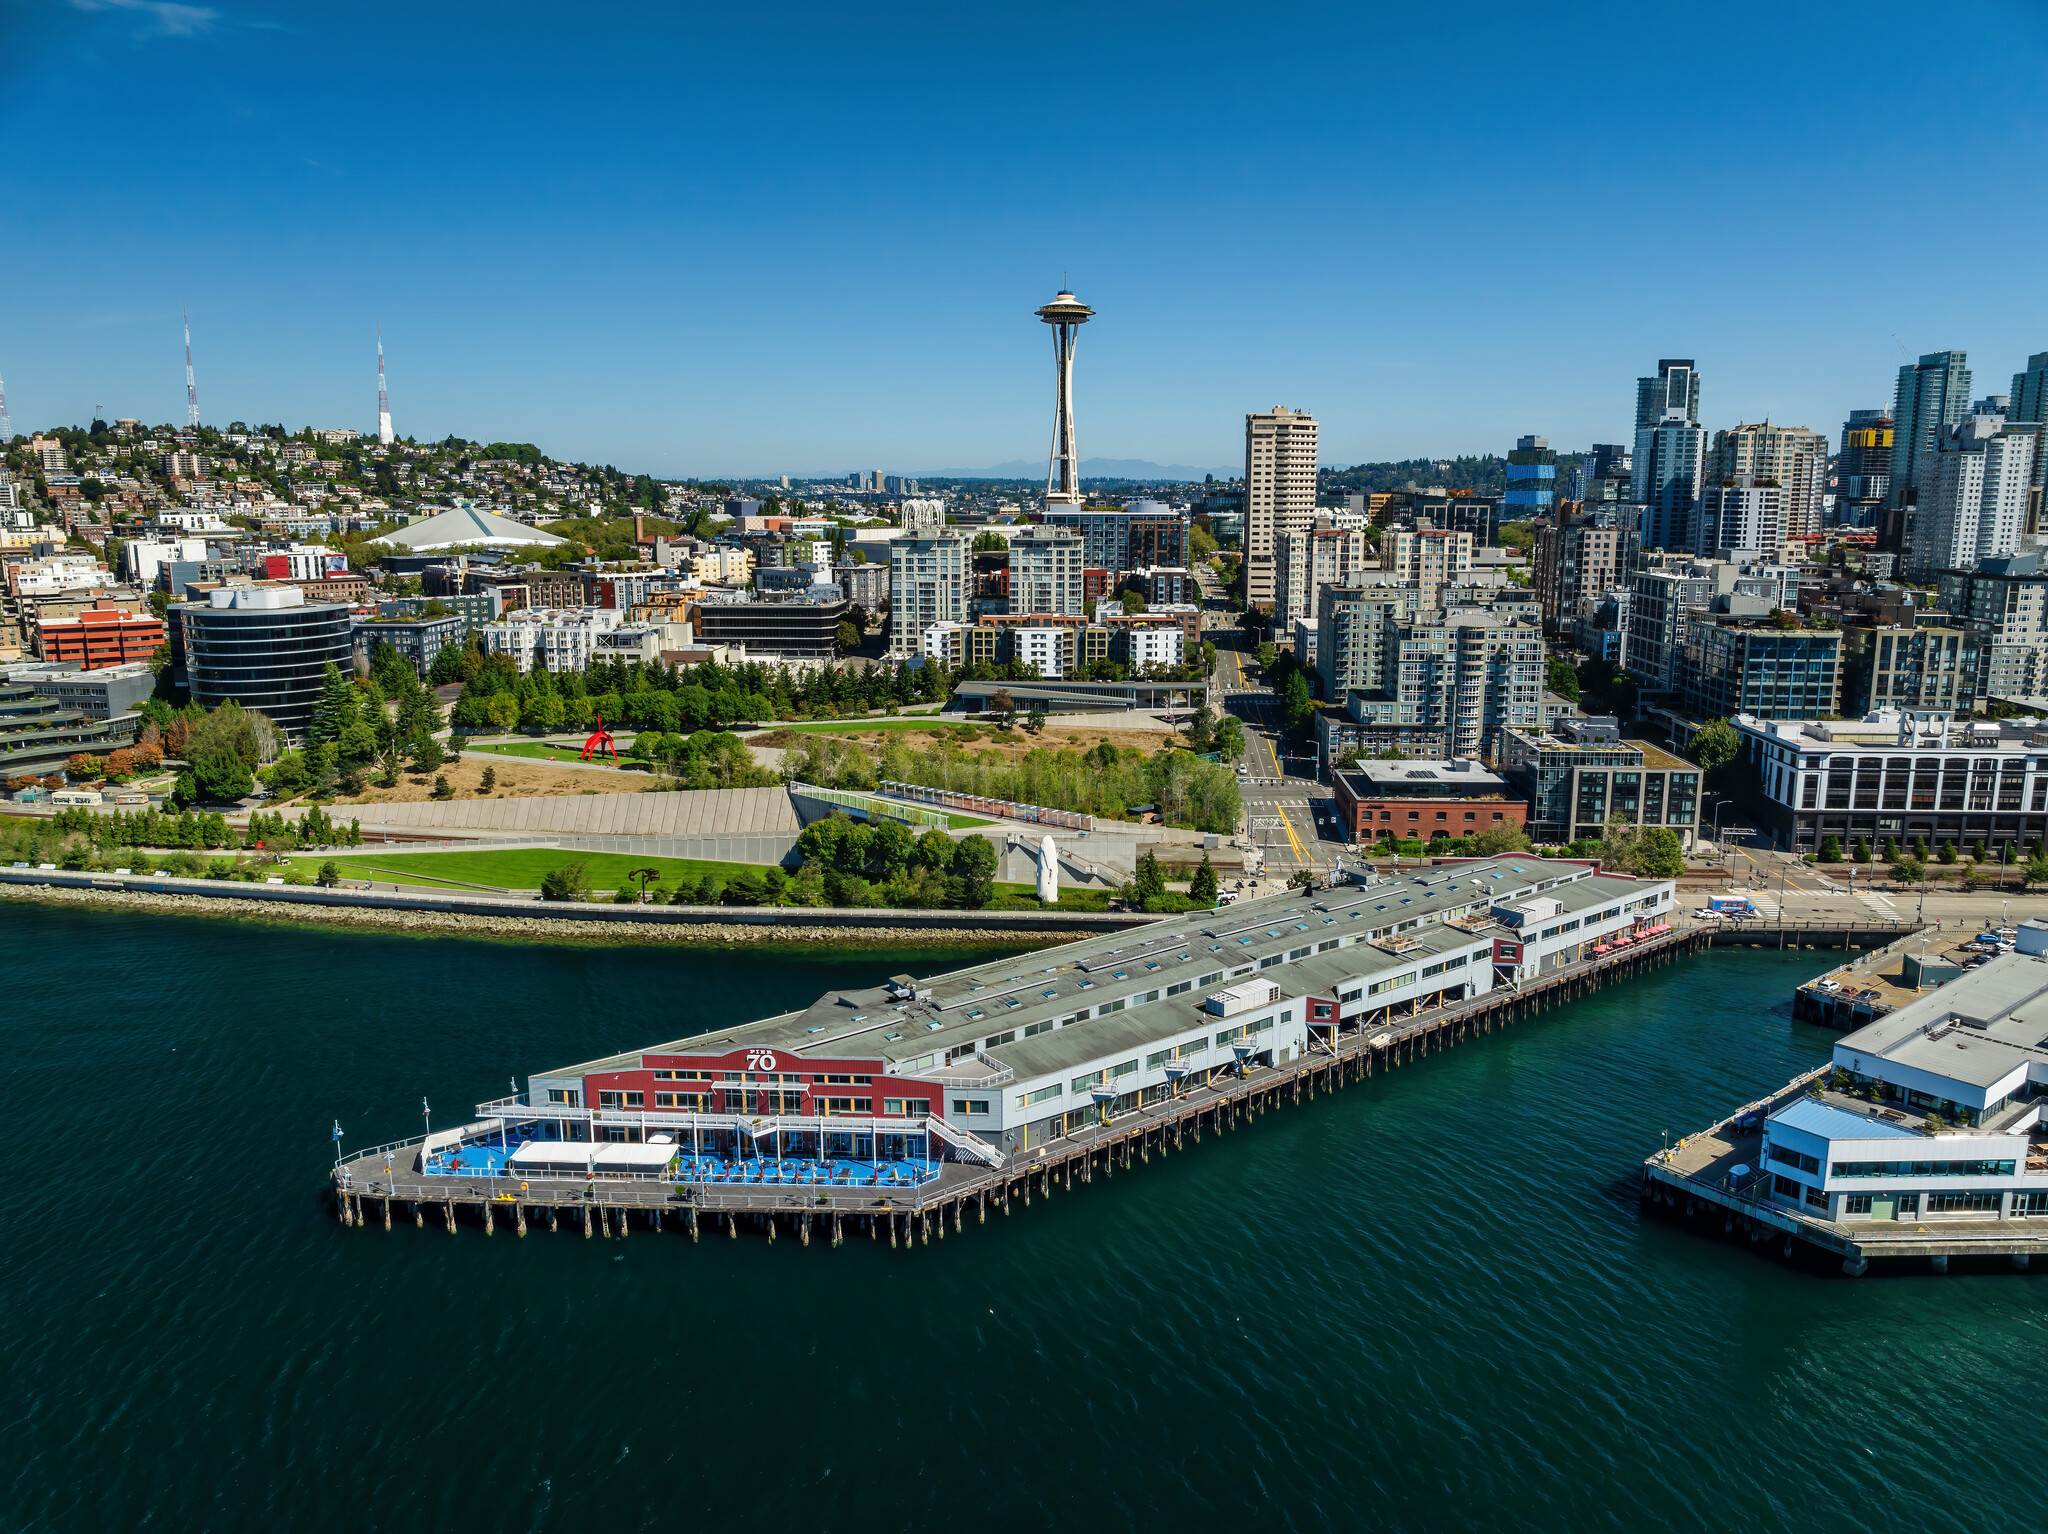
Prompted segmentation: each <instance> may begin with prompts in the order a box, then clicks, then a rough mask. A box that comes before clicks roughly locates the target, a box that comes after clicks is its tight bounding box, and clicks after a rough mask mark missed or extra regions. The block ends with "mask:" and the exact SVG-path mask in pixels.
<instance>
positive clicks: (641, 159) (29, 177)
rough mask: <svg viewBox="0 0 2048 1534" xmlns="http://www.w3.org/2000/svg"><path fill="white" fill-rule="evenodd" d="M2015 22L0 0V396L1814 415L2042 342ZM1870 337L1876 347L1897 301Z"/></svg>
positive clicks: (788, 449) (530, 410)
mask: <svg viewBox="0 0 2048 1534" xmlns="http://www.w3.org/2000/svg"><path fill="white" fill-rule="evenodd" d="M2044 55H2048V19H2044V12H2043V10H2042V8H2041V7H2039V6H2022V5H2015V4H2000V3H1995V0H1994V3H1992V4H1990V5H1987V6H1983V7H1979V8H1977V9H1974V10H1972V11H1971V12H1970V13H1969V15H1968V18H1967V19H1966V20H1959V21H1957V22H1956V23H1955V24H1945V23H1943V22H1941V20H1940V19H1939V18H1938V17H1936V16H1934V15H1932V14H1931V13H1930V12H1928V11H1927V9H1926V8H1925V6H1924V5H1923V6H1916V7H1905V6H1899V7H1891V6H1885V5H1866V6H1861V7H1856V8H1847V7H1844V8H1839V9H1832V10H1827V9H1822V8H1802V7H1787V6H1781V5H1779V6H1761V5H1759V6H1740V5H1723V6H1718V7H1714V8H1711V9H1710V10H1708V11H1704V12H1703V11H1699V10H1697V9H1694V10H1682V9H1678V8H1672V7H1647V6H1642V5H1639V4H1638V5H1629V6H1619V5H1616V6H1601V5H1583V6H1574V7H1570V8H1558V9H1557V10H1555V11H1554V12H1552V13H1551V14H1548V15H1545V14H1541V13H1540V12H1538V11H1536V10H1533V9H1532V8H1529V7H1526V6H1504V5H1489V4H1471V5H1466V6H1459V7H1449V6H1435V7H1415V6H1413V5H1407V4H1403V5H1397V6H1396V5H1374V4H1352V5H1335V6H1317V5H1298V6H1290V7H1285V8H1281V7H1249V6H1243V5H1232V6H1225V5H1206V4H1199V3H1196V4H1189V3H1182V4H1175V5H1158V6H1149V5H1122V6H1110V7H1103V8H1098V9H1094V10H1089V9H1085V8H1084V9H1081V10H1068V11H1065V12H1062V11H1061V10H1060V9H1059V8H1056V7H1055V8H1047V7H1043V6H1032V7H1022V6H1019V7H979V8H977V7H961V6H957V5H956V6H944V7H937V6H934V7H929V8H925V7H914V6H897V7H848V6H830V7H827V6H818V7H809V6H801V5H793V6H780V7H777V6H765V7H745V6H738V7H735V6H717V7H703V8H701V9H693V8H688V7H680V6H657V5H648V6H636V5H632V4H614V5H609V6H573V7H571V6H549V7H542V6H536V5H525V4H519V3H506V4H494V5H484V4H481V3H469V4H452V3H442V4H434V3H429V4H424V5H421V4H412V5H405V6H385V5H380V4H376V3H372V0H356V3H352V4H348V5H323V4H320V3H301V4H294V5H291V6H261V5H250V4H243V3H240V0H207V3H204V4H200V3H196V0H195V3H187V4H158V3H145V0H68V3H67V0H37V3H22V0H0V125H4V139H0V145H4V151H0V193H4V197H5V201H4V204H0V205H4V207H5V210H6V212H5V215H4V224H0V290H4V291H5V293H6V294H7V296H8V297H7V302H5V303H4V304H0V377H4V379H5V381H6V386H7V398H8V403H9V406H10V407H11V411H12V415H13V420H14V423H15V427H16V429H17V430H25V429H28V428H31V427H36V426H44V425H52V424H58V423H69V422H73V421H78V422H83V421H84V420H85V419H86V418H87V417H88V416H89V415H90V414H91V411H92V408H93V406H94V405H95V404H96V403H97V404H103V405H104V406H105V409H106V413H107V414H108V415H109V416H110V417H111V416H113V415H139V416H142V417H144V418H145V419H148V420H152V421H163V420H182V419H183V415H184V377H183V363H182V356H181V354H180V349H179V336H178V307H179V304H180V303H181V302H184V303H189V304H190V306H191V310H192V318H193V331H194V334H193V346H194V353H195V360H196V363H197V367H198V373H199V391H200V404H201V407H202V412H203V414H204V415H205V417H206V419H207V420H208V421H209V422H214V423H220V424H225V423H226V422H227V421H228V420H230V419H233V418H241V419H245V420H249V421H252V422H253V421H257V420H276V419H282V420H284V421H285V422H287V423H289V424H291V425H293V426H294V427H296V426H299V425H304V424H308V423H311V424H317V425H353V426H357V427H361V428H367V427H369V426H371V425H373V424H374V383H375V378H374V374H375V357H374V351H373V327H374V326H375V325H376V324H378V323H379V322H380V321H381V323H382V325H383V329H384V336H385V345H386V350H387V353H388V355H389V366H390V372H391V390H392V407H393V413H394V415H395V417H396V419H397V423H398V427H399V430H400V431H401V432H411V433H413V434H416V435H419V436H422V437H428V436H440V435H443V434H445V433H447V432H450V431H454V432H459V433H462V434H464V435H467V436H476V437H482V438H504V439H516V440H531V441H535V442H537V443H539V444H541V445H542V446H543V447H544V448H546V449H547V450H549V451H551V452H553V453H556V454H557V455H560V456H565V457H573V458H580V459H587V460H594V461H603V462H612V463H616V464H617V465H619V466H620V467H622V468H631V469H634V470H643V469H644V470H649V471H652V472H655V473H661V474H709V475H716V474H760V473H777V472H789V473H843V472H845V471H847V470H849V469H852V468H855V467H864V468H880V469H884V470H890V471H898V470H909V471H916V470H919V469H933V468H942V467H978V466H983V465H987V464H993V463H997V462H1001V461H1004V460H1010V459H1019V458H1021V459H1026V460H1032V461H1041V462H1042V461H1043V458H1044V455H1045V446H1046V441H1047V438H1048V436H1049V429H1050V405H1051V392H1050V372H1051V358H1050V350H1051V349H1050V345H1049V343H1048V341H1047V340H1046V337H1045V333H1044V330H1043V327H1041V326H1040V325H1038V323H1037V322H1036V321H1035V320H1034V319H1033V318H1032V317H1031V310H1032V309H1033V308H1035V307H1036V306H1037V305H1038V304H1040V303H1042V302H1044V301H1045V300H1046V299H1047V298H1048V297H1050V296H1051V294H1052V292H1053V290H1054V289H1055V288H1056V287H1057V286H1058V284H1059V281H1060V278H1061V276H1062V274H1063V273H1064V274H1069V275H1070V276H1071V280H1072V284H1073V286H1074V288H1075V290H1076V291H1077V292H1078V293H1079V294H1080V296H1081V297H1082V298H1083V299H1084V300H1085V301H1087V302H1089V303H1090V304H1092V305H1094V306H1095V308H1096V310H1097V311H1098V318H1097V319H1096V320H1095V322H1094V323H1093V324H1091V325H1090V326H1089V327H1088V329H1087V330H1086V331H1084V332H1083V335H1082V341H1081V346H1080V352H1079V363H1078V379H1077V386H1076V395H1077V400H1078V405H1079V438H1080V446H1081V450H1082V453H1083V455H1084V456H1087V457H1095V456H1102V457H1117V458H1147V459H1152V460H1155V461H1159V462H1173V463H1187V464H1204V465H1208V464H1215V465H1222V464H1229V463H1232V462H1234V461H1237V460H1239V459H1240V458H1241V455H1242V441H1243V414H1244V412H1245V411H1246V410H1250V409H1263V408H1265V407H1267V406H1270V405H1273V404H1276V403H1281V404H1289V405H1295V406H1299V407H1302V408H1306V409H1308V410H1311V411H1312V412H1314V414H1315V415H1316V416H1317V417H1318V418H1319V419H1320V420H1321V422H1322V423H1323V435H1322V442H1323V457H1324V459H1325V461H1327V462H1333V463H1352V462H1357V461H1361V460H1368V459H1382V458H1397V457H1407V456H1411V455H1420V454H1451V453H1457V452H1479V451H1486V450H1489V449H1491V450H1501V449H1505V448H1506V447H1508V446H1511V445H1512V439H1513V438H1514V437H1515V436H1516V435H1518V434H1519V433H1522V432H1526V431H1536V432H1541V433H1543V434H1545V435H1547V436H1549V437H1550V438H1551V439H1552V441H1553V443H1555V444H1556V445H1558V446H1561V447H1579V446H1584V445H1585V444H1586V443H1588V442H1591V441H1594V440H1603V441H1605V440H1620V438H1621V436H1622V435H1623V434H1625V433H1626V431H1627V429H1628V427H1629V425H1630V412H1631V410H1632V408H1633V397H1634V385H1633V380H1634V378H1635V377H1636V376H1637V375H1638V374H1640V373H1643V372H1646V371H1648V370H1650V369H1651V368H1652V367H1653V366H1654V364H1655V361H1656V359H1657V358H1658V357H1660V356H1690V357H1694V358H1697V359H1698V362H1699V365H1700V369H1701V372H1702V375H1703V411H1702V414H1703V417H1704V418H1705V420H1706V422H1707V424H1708V425H1710V426H1725V425H1730V424H1733V423H1734V422H1735V421H1737V420H1739V419H1749V420H1755V419H1759V418H1762V417H1765V416H1768V417H1769V418H1771V419H1773V420H1778V421H1783V422H1786V423H1788V424H1797V425H1808V426H1812V427H1814V428H1816V429H1819V430H1822V431H1825V432H1828V433H1829V434H1830V435H1833V434H1834V433H1835V432H1836V431H1838V430H1839V426H1840V423H1841V421H1842V419H1843V417H1844V415H1845V413H1846V412H1847V411H1848V410H1850V409H1852V408H1857V407H1864V406H1872V405H1885V404H1889V402H1890V398H1891V387H1892V378H1893V375H1894V374H1895V372H1896V369H1897V367H1898V364H1899V361H1900V357H1901V352H1900V347H1901V345H1903V346H1904V348H1905V349H1906V350H1907V351H1909V352H1911V353H1914V354H1918V353H1919V352H1921V351H1928V350H1934V349H1936V348H1941V347H1950V346H1955V347H1962V348H1965V349H1967V350H1968V351H1969V353H1970V358H1971V363H1972V365H1973V367H1974V368H1975V370H1976V387H1977V392H1978V393H1979V394H1983V393H1988V392H1994V391H1995V392H2003V391H2004V390H2005V388H2006V385H2007V381H2008V379H2009V377H2010V375H2011V373H2012V371H2013V370H2014V369H2015V368H2017V367H2019V366H2021V365H2022V364H2023V363H2024V360H2025V358H2026V356H2027V354H2028V353H2029V352H2031V351H2036V350H2048V312H2044V310H2048V299H2044V298H2043V297H2042V296H2041V294H2040V292H2039V284H2038V283H2036V282H2034V281H2033V280H2032V275H2031V274H2032V273H2034V272H2035V270H2036V269H2037V268H2038V267H2039V265H2040V262H2041V258H2042V252H2043V251H2044V249H2048V198H2044V196H2043V195H2042V177H2041V174H2040V173H2039V172H2038V170H2036V169H2034V168H2033V167H2037V166H2039V165H2040V164H2041V163H2043V150H2044V148H2048V143H2044V139H2048V127H2044V114H2043V113H2042V112H2041V110H2040V103H2041V99H2042V80H2043V79H2044V72H2043V65H2044V62H2048V58H2044ZM1895 337H1896V338H1897V339H1894V338H1895Z"/></svg>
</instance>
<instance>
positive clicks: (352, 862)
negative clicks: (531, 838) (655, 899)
mask: <svg viewBox="0 0 2048 1534" xmlns="http://www.w3.org/2000/svg"><path fill="white" fill-rule="evenodd" d="M326 861H327V859H326V858H325V857H322V856H321V855H320V854H318V853H300V854H298V855H297V856H296V857H295V858H294V859H293V866H294V867H305V865H311V866H310V867H307V868H306V870H305V871H307V872H312V871H314V870H316V869H317V868H318V867H319V866H320V865H321V864H322V863H325V862H326ZM333 861H334V865H335V867H336V868H338V869H339V870H340V871H341V875H342V877H343V878H345V879H368V880H371V881H373V882H375V883H379V884H418V885H426V886H429V887H440V888H446V889H462V888H465V887H469V886H474V885H479V884H483V885H490V886H493V887H495V888H498V889H512V890H537V889H539V888H540V881H541V878H542V876H543V875H544V874H546V873H547V872H548V871H549V870H550V869H552V868H556V867H558V866H560V865H561V864H563V863H570V862H577V861H580V862H581V863H582V864H583V866H584V868H585V869H586V870H587V871H588V872H589V875H590V886H591V888H592V889H597V890H615V889H618V888H620V887H621V886H623V885H631V886H633V887H635V888H637V887H638V885H639V880H637V879H631V878H629V877H628V875H630V874H631V873H632V871H633V870H634V869H637V868H655V869H659V870H660V871H661V877H660V880H659V883H660V885H661V887H662V888H664V889H674V888H675V886H676V884H677V883H678V882H680V881H681V880H683V879H688V880H689V881H690V882H691V883H693V884H696V883H700V882H702V880H703V878H704V876H705V875H706V874H716V875H718V876H719V877H720V878H722V879H731V878H732V877H733V876H734V875H736V874H740V873H745V872H747V871H749V870H751V871H752V872H754V873H759V872H761V868H760V866H759V865H758V864H754V863H714V862H708V861H705V860H703V859H700V858H649V857H634V856H632V855H630V854H628V853H623V852H585V853H574V852H564V851H562V850H561V849H559V848H554V847H515V848H507V849H505V850H502V851H495V852H407V853H395V854H385V855H382V856H380V855H378V854H377V853H375V852H349V853H345V854H342V855H339V856H337V857H335V858H334V860H333ZM656 882H657V881H655V880H652V879H650V880H649V881H648V887H649V888H653V887H654V886H655V884H656ZM1032 889H1033V887H1032V886H1031V885H1029V884H998V885H997V886H996V896H995V899H994V900H992V901H990V902H989V907H988V908H989V909H990V910H992V911H1036V910H1039V909H1042V908H1041V907H1040V905H1039V902H1038V897H1037V896H1036V895H1035V894H1033V893H1032ZM1059 903H1060V908H1061V909H1062V910H1069V911H1105V910H1107V909H1109V895H1108V893H1107V892H1106V891H1103V890H1076V889H1063V890H1061V891H1060V901H1059Z"/></svg>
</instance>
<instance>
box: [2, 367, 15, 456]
mask: <svg viewBox="0 0 2048 1534" xmlns="http://www.w3.org/2000/svg"><path fill="white" fill-rule="evenodd" d="M13 440H14V422H12V421H11V420H9V419H8V418H7V380H6V379H4V378H0V443H5V442H12V441H13Z"/></svg>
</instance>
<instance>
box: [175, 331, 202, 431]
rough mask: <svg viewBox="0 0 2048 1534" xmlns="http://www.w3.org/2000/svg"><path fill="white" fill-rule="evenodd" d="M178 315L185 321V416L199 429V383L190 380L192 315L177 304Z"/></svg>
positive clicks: (194, 428)
mask: <svg viewBox="0 0 2048 1534" xmlns="http://www.w3.org/2000/svg"><path fill="white" fill-rule="evenodd" d="M178 315H179V317H180V318H181V319H183V320H184V322H185V416H186V419H187V420H189V421H190V422H191V423H192V428H193V430H195V431H197V430H198V429H199V385H198V384H196V383H194V382H193V381H192V316H191V315H190V314H189V313H187V312H186V309H185V306H184V305H183V304H180V305H178Z"/></svg>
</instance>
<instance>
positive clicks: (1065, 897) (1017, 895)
mask: <svg viewBox="0 0 2048 1534" xmlns="http://www.w3.org/2000/svg"><path fill="white" fill-rule="evenodd" d="M1037 891H1038V886H1037V885H1035V884H998V885H997V886H996V898H995V899H993V900H991V901H990V902H989V903H988V908H989V909H990V910H991V911H1043V910H1045V909H1047V907H1046V904H1045V902H1044V901H1042V900H1040V899H1039V898H1038V893H1037ZM1058 908H1059V909H1060V910H1062V911H1107V910H1108V909H1109V891H1108V890H1081V889H1068V888H1066V887H1064V886H1062V887H1061V889H1060V898H1059V907H1058Z"/></svg>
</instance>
